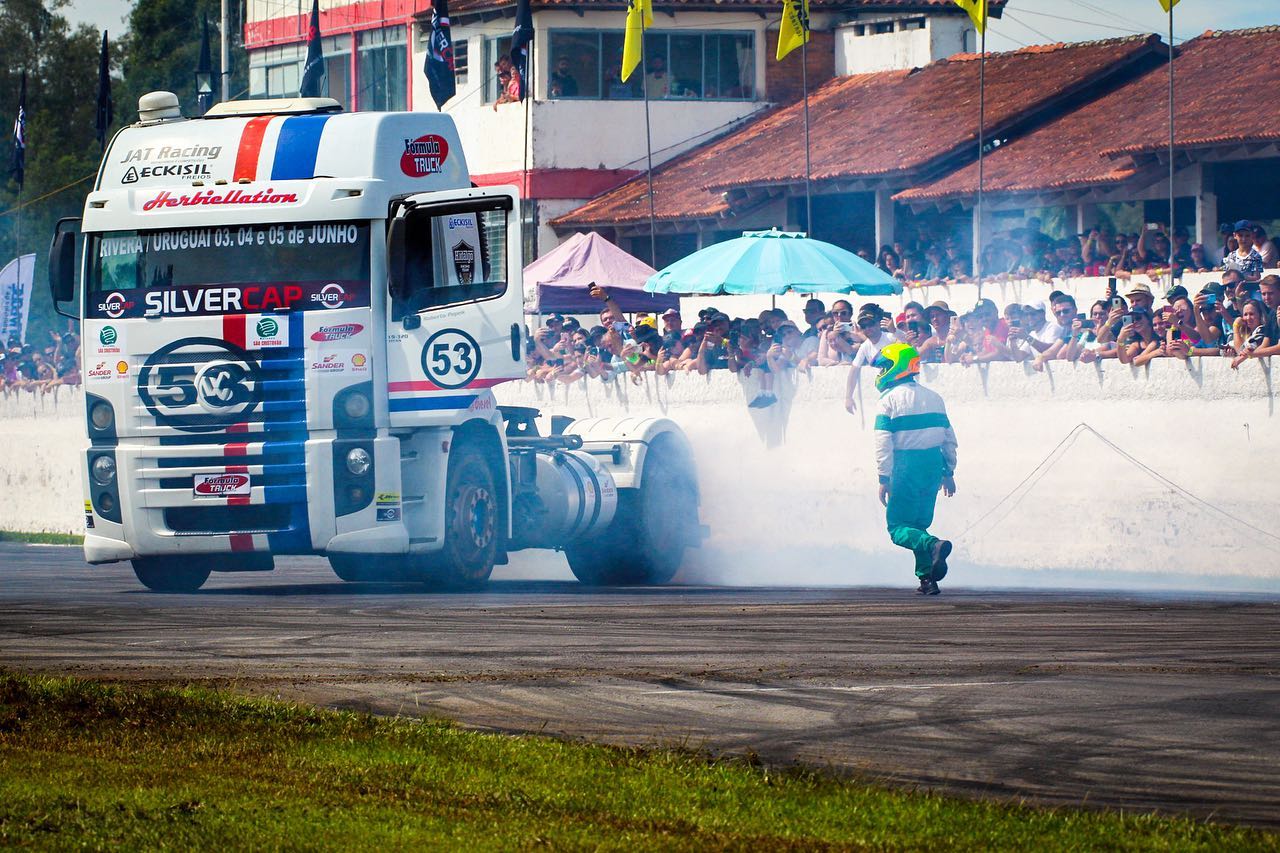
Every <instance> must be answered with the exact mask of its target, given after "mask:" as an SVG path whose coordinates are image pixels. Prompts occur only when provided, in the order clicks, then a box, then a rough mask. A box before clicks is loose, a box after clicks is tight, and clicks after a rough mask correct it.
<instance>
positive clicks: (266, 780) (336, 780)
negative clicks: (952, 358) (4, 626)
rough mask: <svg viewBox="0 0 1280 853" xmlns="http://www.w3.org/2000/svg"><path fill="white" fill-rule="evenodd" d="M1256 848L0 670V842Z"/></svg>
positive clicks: (1053, 814) (870, 788)
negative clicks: (9, 672)
mask: <svg viewBox="0 0 1280 853" xmlns="http://www.w3.org/2000/svg"><path fill="white" fill-rule="evenodd" d="M546 845H549V846H552V847H556V848H564V847H567V848H575V849H576V848H604V849H619V848H636V847H641V848H649V847H657V848H661V849H677V850H679V849H688V850H692V849H697V850H708V849H710V850H716V849H738V850H742V849H752V850H759V849H767V850H773V849H791V848H803V849H815V848H826V847H835V848H844V849H860V848H876V849H908V848H910V849H918V848H926V849H1015V848H1016V849H1058V850H1085V849H1089V850H1093V849H1099V848H1103V849H1133V850H1175V849H1176V850H1198V849H1203V850H1210V849H1212V850H1223V849H1229V850H1276V849H1278V846H1280V845H1278V836H1277V835H1275V834H1270V833H1267V832H1265V831H1262V830H1257V829H1249V828H1241V827H1232V826H1223V825H1218V824H1211V823H1202V822H1198V821H1194V820H1190V819H1180V818H1172V819H1171V818H1160V817H1154V816H1150V815H1140V814H1122V813H1114V812H1112V813H1108V812H1096V811H1077V810H1069V809H1040V808H1032V807H1029V806H1021V805H1016V804H1008V803H995V802H981V801H979V802H971V801H966V800H960V799H955V798H949V797H944V796H940V795H936V794H929V793H920V792H911V791H902V790H893V789H888V788H883V787H878V786H875V785H867V784H862V783H858V782H851V781H849V780H842V779H837V778H833V777H830V776H827V775H825V774H820V773H814V772H805V771H789V772H783V773H778V772H772V771H769V770H766V769H763V768H760V767H755V766H751V765H750V764H748V763H746V762H743V761H724V760H711V759H708V758H707V757H705V756H699V755H697V754H691V753H685V752H680V751H669V750H640V749H623V748H614V747H605V746H592V745H583V744H578V743H568V742H564V741H559V740H554V739H550V738H543V737H512V736H505V735H491V734H483V733H477V732H469V731H464V730H462V729H459V728H457V727H455V726H453V725H450V724H448V723H442V722H433V721H421V720H409V719H399V718H397V719H384V718H376V717H372V716H368V715H363V714H354V713H343V712H335V711H326V710H320V709H316V708H311V707H306V706H299V705H293V704H288V703H284V702H277V701H269V700H262V699H249V698H243V697H240V696H237V695H234V694H231V693H228V692H224V691H211V690H207V689H203V688H195V687H182V688H154V687H150V688H143V687H133V686H115V685H103V684H98V683H94V682H88V681H82V680H78V679H68V678H47V677H32V676H26V675H18V674H8V673H2V672H0V847H10V846H29V847H34V848H42V849H67V848H70V847H89V848H106V847H111V848H119V847H124V848H127V849H133V848H161V847H163V848H177V849H184V848H194V849H219V848H221V849H227V850H232V849H234V850H242V849H276V848H282V847H288V848H297V849H317V850H319V849H346V848H350V849H361V850H363V849H384V848H394V849H450V850H452V849H459V848H462V849H502V850H507V849H521V848H528V847H534V846H546Z"/></svg>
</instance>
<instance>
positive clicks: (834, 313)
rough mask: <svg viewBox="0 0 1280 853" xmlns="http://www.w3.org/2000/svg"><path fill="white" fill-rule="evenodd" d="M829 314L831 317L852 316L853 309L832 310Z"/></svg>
mask: <svg viewBox="0 0 1280 853" xmlns="http://www.w3.org/2000/svg"><path fill="white" fill-rule="evenodd" d="M831 316H832V317H852V316H853V309H849V310H847V311H832V312H831Z"/></svg>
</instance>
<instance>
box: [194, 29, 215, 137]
mask: <svg viewBox="0 0 1280 853" xmlns="http://www.w3.org/2000/svg"><path fill="white" fill-rule="evenodd" d="M200 28H201V29H200V61H199V62H197V63H196V113H197V114H199V115H204V114H205V113H207V112H209V107H211V106H213V57H212V55H211V53H210V51H209V16H208V15H203V16H201V19H200Z"/></svg>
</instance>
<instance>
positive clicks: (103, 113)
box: [94, 30, 116, 151]
mask: <svg viewBox="0 0 1280 853" xmlns="http://www.w3.org/2000/svg"><path fill="white" fill-rule="evenodd" d="M115 117H116V110H115V104H114V103H113V102H112V101H111V57H110V55H109V54H108V53H107V31H106V30H103V31H102V53H101V54H100V55H99V56H98V108H97V113H96V116H95V118H94V127H95V129H96V130H97V136H98V147H99V148H101V149H103V150H104V151H105V150H106V147H107V134H108V133H110V132H111V122H112V121H113V120H114V119H115Z"/></svg>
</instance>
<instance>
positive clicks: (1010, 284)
mask: <svg viewBox="0 0 1280 853" xmlns="http://www.w3.org/2000/svg"><path fill="white" fill-rule="evenodd" d="M1267 272H1268V273H1280V270H1268V271H1267ZM1221 280H1222V273H1220V272H1207V273H1192V272H1189V273H1185V274H1184V275H1183V276H1182V278H1180V279H1178V281H1177V283H1178V284H1181V285H1182V286H1183V287H1185V288H1186V289H1187V292H1188V293H1191V294H1193V295H1194V294H1196V293H1198V292H1199V291H1200V288H1202V287H1204V286H1205V285H1206V284H1208V283H1209V282H1211V281H1221ZM1107 281H1108V280H1107V279H1106V278H1105V277H1100V276H1082V277H1078V278H1054V279H1050V280H1048V281H1044V280H1041V279H1034V278H1032V279H1010V280H1005V281H998V280H989V281H984V282H983V283H982V285H981V286H979V285H977V284H971V283H959V284H927V285H917V284H910V283H909V284H907V285H906V286H905V287H904V288H903V290H902V293H901V294H900V295H898V296H872V297H866V298H863V297H859V296H848V297H841V296H839V295H837V294H830V293H820V294H817V295H818V297H819V298H820V299H822V300H823V301H824V302H825V303H826V305H827V307H828V308H830V307H831V303H832V302H833V301H835V300H836V299H841V298H845V299H848V300H850V301H851V302H853V304H854V305H860V304H862V303H863V302H875V303H877V304H878V305H880V307H882V308H885V309H886V310H889V309H892V310H894V311H901V310H902V307H903V306H904V305H906V304H907V303H908V302H919V303H920V304H922V305H929V304H931V303H933V302H936V301H938V300H942V301H943V302H946V303H947V304H948V305H949V306H950V307H951V310H953V311H956V312H957V313H960V314H963V313H965V312H966V311H969V310H970V309H972V308H973V306H974V303H975V302H977V300H978V299H979V298H986V299H990V300H992V301H993V302H995V303H996V305H997V306H999V307H1000V308H1001V309H1003V308H1004V306H1006V305H1008V304H1010V303H1013V302H1016V303H1018V304H1019V305H1027V304H1029V303H1032V302H1035V301H1037V300H1045V301H1046V302H1047V301H1048V300H1049V294H1051V293H1053V292H1054V291H1055V290H1061V291H1063V292H1064V293H1070V294H1071V295H1072V296H1074V297H1075V298H1076V304H1077V306H1078V307H1079V309H1080V310H1081V311H1082V312H1087V311H1088V309H1089V305H1091V304H1092V303H1094V302H1096V301H1098V300H1099V299H1102V298H1103V297H1104V296H1105V295H1106V292H1107ZM1139 283H1141V284H1145V285H1147V286H1148V287H1150V288H1151V292H1152V294H1153V295H1154V296H1155V297H1156V301H1157V304H1162V303H1163V301H1164V300H1163V297H1164V294H1165V292H1166V291H1168V289H1169V278H1168V276H1163V277H1161V276H1148V275H1145V274H1138V275H1132V276H1129V277H1127V278H1121V279H1118V280H1117V288H1118V289H1119V291H1120V293H1121V294H1124V293H1127V292H1128V291H1129V290H1130V289H1131V288H1132V287H1133V285H1135V284H1139ZM807 300H808V296H806V295H802V294H798V293H788V294H784V295H783V296H779V297H776V298H774V297H769V296H685V297H682V298H681V299H680V313H681V315H682V316H683V317H684V318H685V321H686V325H692V322H693V318H694V317H696V316H697V314H698V311H699V310H700V309H702V308H706V307H708V306H712V307H716V308H718V309H719V310H721V311H724V312H725V313H726V314H729V315H730V316H734V317H755V316H756V315H758V314H759V313H760V312H761V311H763V310H764V309H766V308H772V307H774V306H775V305H776V306H777V307H778V308H781V309H783V310H784V311H786V312H787V316H789V317H791V318H792V319H793V320H796V321H797V322H798V321H799V320H800V318H801V317H803V316H804V303H805V302H806V301H807Z"/></svg>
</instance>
